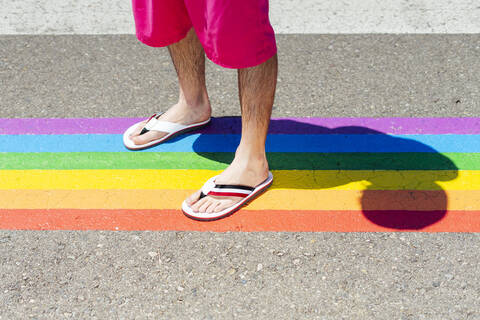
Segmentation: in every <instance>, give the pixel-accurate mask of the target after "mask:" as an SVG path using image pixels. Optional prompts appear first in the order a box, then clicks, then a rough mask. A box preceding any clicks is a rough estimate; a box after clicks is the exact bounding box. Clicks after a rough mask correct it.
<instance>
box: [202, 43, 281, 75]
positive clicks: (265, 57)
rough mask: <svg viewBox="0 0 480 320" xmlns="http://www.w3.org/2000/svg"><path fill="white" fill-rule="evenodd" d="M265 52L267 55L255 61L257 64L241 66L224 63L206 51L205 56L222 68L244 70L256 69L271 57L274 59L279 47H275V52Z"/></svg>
mask: <svg viewBox="0 0 480 320" xmlns="http://www.w3.org/2000/svg"><path fill="white" fill-rule="evenodd" d="M265 52H266V53H264V54H262V55H260V56H259V58H258V59H256V60H255V62H251V63H241V64H229V63H223V62H222V61H221V59H220V58H218V57H213V56H212V55H210V54H209V53H208V52H206V51H205V55H206V56H207V58H208V59H209V60H211V61H212V62H213V63H215V64H217V65H219V66H221V67H224V68H228V69H244V68H251V67H255V66H258V65H260V64H262V63H264V62H265V61H267V60H268V59H270V58H271V57H273V56H274V55H275V54H276V53H277V47H276V46H275V48H274V49H273V50H270V51H265Z"/></svg>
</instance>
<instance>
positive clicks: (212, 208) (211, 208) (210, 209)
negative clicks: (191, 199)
mask: <svg viewBox="0 0 480 320" xmlns="http://www.w3.org/2000/svg"><path fill="white" fill-rule="evenodd" d="M218 203H219V202H218V201H217V200H215V199H212V201H211V202H210V205H209V206H208V207H207V208H206V209H205V212H206V213H213V212H214V211H215V207H216V206H217V205H218Z"/></svg>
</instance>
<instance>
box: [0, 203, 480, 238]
mask: <svg viewBox="0 0 480 320" xmlns="http://www.w3.org/2000/svg"><path fill="white" fill-rule="evenodd" d="M392 214H393V215H395V213H388V212H383V213H376V215H377V218H378V217H380V218H379V220H378V219H377V221H381V220H382V218H381V216H382V215H383V217H385V216H388V215H392ZM418 214H419V213H418V212H417V213H408V212H404V213H403V217H402V219H406V220H409V217H410V216H412V217H413V216H414V215H418ZM421 214H427V215H428V214H431V215H433V216H435V217H436V218H439V219H434V220H435V221H436V222H435V221H434V222H433V223H432V224H430V225H428V226H426V227H424V228H404V229H399V228H389V227H386V226H385V225H382V224H378V223H375V222H374V221H372V220H375V219H376V218H375V214H373V216H372V215H371V214H370V216H369V217H370V219H369V218H367V216H368V215H369V213H368V212H361V211H297V212H292V211H282V210H265V211H262V210H251V211H249V210H242V211H239V212H237V213H235V214H234V215H232V216H230V217H228V218H225V219H222V220H219V221H213V222H197V221H193V220H191V219H188V218H186V217H185V216H184V215H183V214H182V213H181V212H180V211H179V210H97V209H91V210H75V209H58V210H31V209H26V210H10V209H0V229H10V230H11V229H23V230H25V229H27V230H125V231H132V230H182V231H214V232H226V231H246V232H252V231H290V232H302V231H307V232H315V231H332V232H377V231H422V232H480V211H449V212H447V213H446V214H444V213H441V212H440V213H439V212H437V213H435V212H432V213H430V212H429V213H425V212H424V213H421ZM397 215H399V214H398V213H397ZM400 215H401V216H402V214H400ZM409 215H410V216H409ZM372 217H373V218H372ZM437 220H438V221H437Z"/></svg>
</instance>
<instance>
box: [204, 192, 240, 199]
mask: <svg viewBox="0 0 480 320" xmlns="http://www.w3.org/2000/svg"><path fill="white" fill-rule="evenodd" d="M208 195H209V196H220V197H240V198H245V197H247V196H248V194H245V193H237V192H217V191H210V192H209V193H208Z"/></svg>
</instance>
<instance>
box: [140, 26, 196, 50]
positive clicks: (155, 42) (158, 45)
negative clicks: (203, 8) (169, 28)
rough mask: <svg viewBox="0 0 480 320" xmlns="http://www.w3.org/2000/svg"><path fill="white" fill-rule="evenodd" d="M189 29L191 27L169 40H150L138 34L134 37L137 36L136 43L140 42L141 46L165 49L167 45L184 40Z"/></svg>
mask: <svg viewBox="0 0 480 320" xmlns="http://www.w3.org/2000/svg"><path fill="white" fill-rule="evenodd" d="M190 29H192V27H190V28H188V29H187V30H186V31H184V32H182V33H179V34H178V35H176V36H174V37H171V38H168V39H166V40H164V39H162V40H151V39H149V38H148V37H144V36H142V35H140V34H138V33H137V34H136V36H137V39H138V41H140V42H141V43H143V44H145V45H147V46H149V47H154V48H161V47H167V46H169V45H172V44H174V43H177V42H179V41H180V40H182V39H183V38H185V37H186V36H187V34H188V32H189V31H190Z"/></svg>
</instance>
